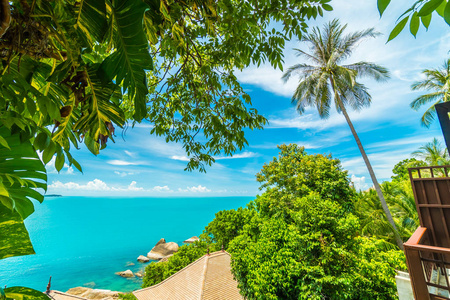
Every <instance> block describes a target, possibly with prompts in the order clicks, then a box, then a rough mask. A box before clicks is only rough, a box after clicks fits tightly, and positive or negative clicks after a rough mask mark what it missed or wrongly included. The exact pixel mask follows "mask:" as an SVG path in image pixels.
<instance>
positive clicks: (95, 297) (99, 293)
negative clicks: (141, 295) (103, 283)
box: [66, 286, 121, 300]
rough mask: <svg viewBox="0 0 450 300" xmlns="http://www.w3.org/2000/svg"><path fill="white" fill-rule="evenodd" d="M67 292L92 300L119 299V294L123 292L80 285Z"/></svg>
mask: <svg viewBox="0 0 450 300" xmlns="http://www.w3.org/2000/svg"><path fill="white" fill-rule="evenodd" d="M66 294H69V295H74V296H78V297H83V298H86V299H90V300H91V299H92V300H117V299H119V294H121V293H120V292H115V291H110V290H101V289H91V288H87V287H81V286H79V287H75V288H71V289H70V290H68V291H67V292H66Z"/></svg>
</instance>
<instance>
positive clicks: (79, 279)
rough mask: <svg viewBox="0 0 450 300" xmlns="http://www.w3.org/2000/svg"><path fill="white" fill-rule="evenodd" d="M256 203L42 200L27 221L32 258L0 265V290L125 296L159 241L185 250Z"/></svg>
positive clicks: (204, 199) (247, 199)
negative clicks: (229, 215)
mask: <svg viewBox="0 0 450 300" xmlns="http://www.w3.org/2000/svg"><path fill="white" fill-rule="evenodd" d="M252 199H254V197H201V198H123V197H122V198H120V197H102V198H93V197H47V198H46V199H45V201H44V202H43V203H42V204H39V203H37V204H35V212H34V213H33V214H32V215H31V216H30V217H28V218H27V219H26V220H25V225H26V227H27V229H28V231H29V234H30V238H31V241H32V243H33V246H34V249H35V252H36V254H34V255H27V256H20V257H11V258H6V259H3V260H0V286H2V287H4V286H5V285H6V286H8V287H12V286H27V287H31V288H34V289H37V290H40V291H45V289H46V287H47V284H48V281H49V278H50V276H51V277H52V279H51V289H54V290H59V291H67V290H68V289H69V288H72V287H77V286H85V287H90V288H96V289H108V290H114V291H121V292H130V291H133V290H136V289H139V288H140V286H141V284H142V279H139V278H137V277H135V278H130V279H126V278H122V277H120V276H118V275H116V274H115V273H116V272H119V271H124V270H127V269H130V270H132V271H133V272H137V271H139V270H142V269H143V268H145V266H146V265H147V264H143V263H139V262H138V261H137V257H138V256H139V255H144V256H145V255H146V254H147V253H148V252H149V251H150V250H151V248H152V247H153V246H154V245H155V243H157V242H158V241H159V239H161V238H165V239H166V241H167V242H170V241H171V242H176V243H178V244H179V245H182V243H183V241H184V240H186V239H188V238H190V237H192V236H199V235H200V234H201V233H202V232H203V229H204V228H205V226H206V225H208V223H209V222H211V221H212V220H213V219H214V215H215V213H217V212H218V211H220V210H227V209H237V208H238V207H244V206H245V205H246V204H247V203H248V202H250V201H251V200H252Z"/></svg>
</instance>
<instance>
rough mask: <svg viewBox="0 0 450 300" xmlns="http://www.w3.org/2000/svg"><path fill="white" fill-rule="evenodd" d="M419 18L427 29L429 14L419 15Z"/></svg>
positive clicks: (429, 21)
mask: <svg viewBox="0 0 450 300" xmlns="http://www.w3.org/2000/svg"><path fill="white" fill-rule="evenodd" d="M420 20H421V21H422V24H423V26H425V28H426V29H427V30H428V27H429V26H430V23H431V14H429V15H427V16H423V17H420Z"/></svg>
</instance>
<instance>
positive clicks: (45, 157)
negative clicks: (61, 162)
mask: <svg viewBox="0 0 450 300" xmlns="http://www.w3.org/2000/svg"><path fill="white" fill-rule="evenodd" d="M55 151H56V145H55V143H54V142H50V144H49V145H48V147H47V148H45V150H44V152H43V153H42V161H43V162H44V164H48V162H49V161H50V160H52V157H53V155H54V154H55Z"/></svg>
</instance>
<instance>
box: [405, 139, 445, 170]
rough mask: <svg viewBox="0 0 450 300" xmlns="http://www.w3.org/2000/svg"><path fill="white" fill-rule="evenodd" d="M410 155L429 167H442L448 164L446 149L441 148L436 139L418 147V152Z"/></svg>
mask: <svg viewBox="0 0 450 300" xmlns="http://www.w3.org/2000/svg"><path fill="white" fill-rule="evenodd" d="M412 155H413V156H414V157H417V158H419V159H421V160H423V161H425V162H426V163H427V165H429V166H442V165H448V164H450V159H449V157H448V153H447V148H444V147H442V144H441V142H439V140H438V139H437V138H434V139H433V140H432V141H431V142H428V143H426V144H425V145H423V146H420V147H419V149H418V150H416V151H414V152H413V153H412Z"/></svg>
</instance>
